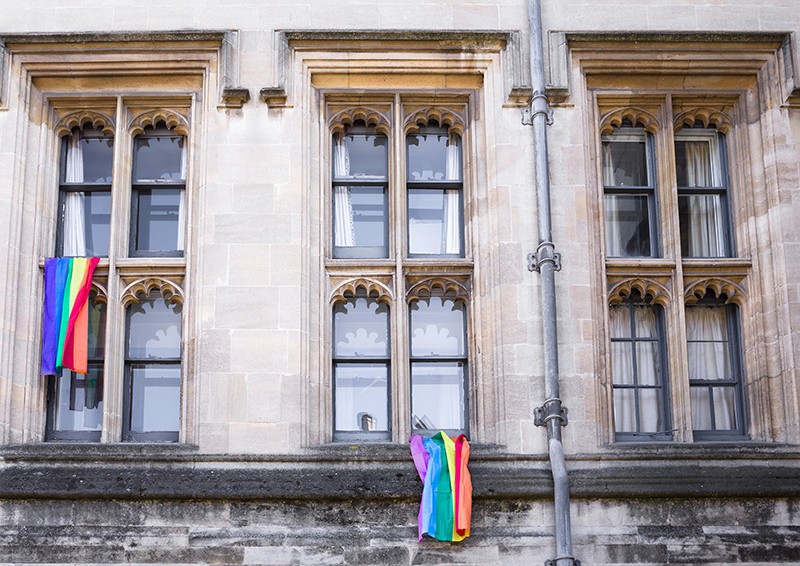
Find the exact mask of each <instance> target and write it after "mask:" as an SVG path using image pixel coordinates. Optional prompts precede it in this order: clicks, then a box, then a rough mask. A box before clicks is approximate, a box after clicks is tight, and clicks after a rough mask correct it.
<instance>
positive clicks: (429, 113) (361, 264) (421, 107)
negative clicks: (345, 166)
mask: <svg viewBox="0 0 800 566" xmlns="http://www.w3.org/2000/svg"><path fill="white" fill-rule="evenodd" d="M472 96H473V94H472V93H469V94H464V93H459V94H448V95H440V96H436V97H432V96H430V95H428V94H420V93H409V92H400V91H397V92H385V91H384V92H380V93H379V92H373V93H371V94H370V96H369V97H368V100H367V99H365V98H364V97H355V98H354V97H353V96H351V95H348V94H343V93H342V92H341V91H336V92H324V93H323V104H322V108H323V109H324V111H325V113H326V116H327V125H328V128H327V129H326V130H323V131H321V132H320V134H321V135H320V138H321V145H322V144H324V145H322V147H321V149H322V151H323V152H324V153H325V155H326V156H327V158H328V160H329V161H328V162H326V163H325V164H324V166H323V167H324V170H325V171H327V173H326V176H325V177H323V180H322V182H321V183H320V189H321V190H322V191H324V193H323V194H324V195H325V196H324V198H323V199H321V201H320V202H321V203H323V205H324V207H325V208H324V209H323V210H324V212H325V213H324V217H326V218H328V221H329V222H333V221H334V220H333V219H334V214H333V207H334V203H333V191H332V190H331V187H332V186H333V174H334V167H333V164H332V163H331V162H332V160H333V159H334V147H335V143H336V137H335V134H336V133H338V132H346V130H347V128H348V127H350V126H352V125H353V124H356V123H357V122H359V121H361V122H363V123H364V124H366V126H367V127H369V128H374V129H375V130H374V131H376V132H377V133H382V134H384V135H386V138H387V140H388V143H387V152H388V153H387V158H388V162H387V167H388V176H387V182H388V188H387V209H388V212H387V218H388V224H387V232H388V236H387V242H388V249H389V252H388V254H387V256H386V257H381V258H367V257H361V258H349V257H348V258H342V257H337V256H336V255H334V252H335V246H334V245H333V244H334V231H333V226H331V228H330V229H323V230H321V231H320V233H321V236H322V238H321V241H320V243H321V246H320V248H319V249H320V253H321V254H322V255H323V265H324V268H323V269H324V275H325V279H324V280H327V281H328V284H329V289H331V290H332V291H331V295H330V297H331V299H330V300H331V301H333V302H336V301H338V300H344V299H342V297H347V296H348V295H347V294H348V293H354V292H356V291H357V290H358V289H363V290H366V292H368V293H369V294H371V293H373V292H374V291H375V290H377V292H378V295H379V296H380V297H381V299H382V300H385V301H386V302H387V304H388V306H389V311H390V333H391V336H390V340H391V344H392V347H391V350H390V356H391V360H390V374H389V378H390V383H389V404H390V406H389V415H390V419H391V423H390V431H389V435H388V437H387V438H386V439H385V440H386V441H391V442H403V441H405V439H406V438H407V437H408V435H409V434H411V433H412V429H413V426H412V416H411V378H410V365H409V364H410V362H409V359H410V357H409V353H410V350H409V346H410V345H409V336H408V329H409V328H410V327H409V326H408V325H409V321H408V317H409V311H408V309H409V302H410V301H412V300H413V299H414V297H417V296H420V297H422V296H425V295H426V293H431V292H437V293H438V292H442V293H445V294H448V298H449V297H450V293H451V292H453V290H454V289H458V290H457V291H456V295H457V298H458V300H459V301H461V302H463V304H464V312H465V314H464V316H465V317H466V323H465V328H467V329H469V328H471V325H470V324H469V320H470V318H471V315H470V310H471V309H472V302H471V300H470V296H469V295H470V293H469V291H468V289H469V288H470V286H471V285H470V283H471V281H472V277H473V259H472V258H471V256H470V254H471V249H470V246H469V240H468V235H467V227H466V225H465V218H466V211H465V206H467V203H468V198H469V194H468V193H469V190H470V183H469V179H470V175H469V171H470V169H469V166H468V163H467V162H468V160H467V159H466V158H465V155H468V154H469V151H470V150H469V149H468V148H469V145H468V144H469V139H470V138H469V132H468V131H467V127H466V125H465V124H466V123H467V116H468V109H469V104H470V100H471V97H472ZM429 125H431V126H432V127H435V128H437V129H441V130H442V131H443V132H444V131H446V132H448V133H450V134H456V135H458V136H459V138H460V148H459V150H460V153H459V167H460V172H459V177H460V179H459V181H458V182H455V183H454V182H452V181H445V183H447V186H454V187H458V189H459V195H458V206H459V211H458V214H459V231H460V233H459V246H460V249H461V252H460V253H459V254H409V253H408V249H409V245H408V198H407V192H408V183H407V179H406V175H407V173H408V155H407V146H406V140H407V137H408V136H409V135H410V134H413V133H415V132H418V131H419V129H420V128H427V127H428V126H429ZM437 133H438V132H437ZM348 183H349V182H343V183H341V184H342V185H346V184H348ZM425 183H427V182H422V183H421V184H425ZM440 183H441V181H440ZM366 184H368V185H373V186H374V185H376V183H374V182H373V181H369V182H368V183H366ZM428 184H429V183H428ZM429 185H430V184H429ZM431 188H434V189H441V188H442V186H441V184H440V185H437V186H434V187H431ZM421 289H424V290H422V291H420V290H421ZM432 290H435V291H432ZM370 296H371V295H370ZM330 304H333V303H330ZM322 312H327V313H328V314H327V315H326V318H325V319H324V320H323V321H321V322H322V327H321V329H320V330H321V332H323V333H325V334H326V335H328V336H330V335H331V334H329V333H332V331H333V324H332V321H330V320H327V316H332V314H331V313H332V312H333V310H332V309H331V308H329V307H327V306H326V307H325V310H323V311H322ZM468 332H469V331H468ZM468 332H467V336H466V338H465V340H466V344H467V346H468V348H467V357H469V356H471V355H472V354H473V351H474V350H473V348H472V347H471V346H469V344H470V341H471V340H472V339H473V337H471V336H470V335H469V333H468ZM325 342H326V343H328V344H330V343H331V340H325ZM324 351H325V355H324V356H323V357H322V359H321V360H320V361H321V363H322V365H321V366H320V373H321V375H322V376H324V381H323V380H321V381H320V383H319V392H320V394H321V399H320V402H321V405H322V407H323V410H324V412H325V418H324V419H323V421H322V423H323V424H322V426H321V427H320V429H319V437H318V438H319V441H320V442H330V441H334V442H342V441H347V440H350V439H353V441H356V442H360V441H365V442H369V441H370V439H369V438H367V439H362V438H359V437H358V433H356V434H355V435H351V436H350V437H349V438H348V437H347V435H345V434H342V433H340V432H337V431H335V421H334V419H335V407H334V399H333V398H334V395H335V390H332V389H331V388H330V385H331V384H333V383H334V375H333V370H334V363H333V358H334V352H333V348H332V346H326V347H325V350H324ZM472 361H473V360H468V363H466V364H464V369H463V374H464V384H463V393H464V399H463V406H464V411H465V413H466V414H465V417H464V421H465V429H464V430H459V431H457V432H459V433H462V432H463V433H466V434H469V433H470V428H469V427H470V426H471V420H470V417H471V411H472V407H471V405H470V403H471V392H470V387H471V386H472V385H473V378H472V375H471V372H472V371H473V363H472ZM328 372H331V373H330V374H328ZM310 410H311V411H312V412H313V410H314V408H313V407H311V408H310ZM432 432H433V431H431V433H432ZM452 432H456V431H452Z"/></svg>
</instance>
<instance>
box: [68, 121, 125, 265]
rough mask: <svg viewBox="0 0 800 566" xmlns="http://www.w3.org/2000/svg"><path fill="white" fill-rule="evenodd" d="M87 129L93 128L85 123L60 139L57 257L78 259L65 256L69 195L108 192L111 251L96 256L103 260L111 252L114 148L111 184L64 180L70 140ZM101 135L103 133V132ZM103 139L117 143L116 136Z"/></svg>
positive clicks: (106, 136)
mask: <svg viewBox="0 0 800 566" xmlns="http://www.w3.org/2000/svg"><path fill="white" fill-rule="evenodd" d="M86 128H91V124H87V123H84V124H83V125H81V126H74V127H73V128H71V129H70V130H69V133H66V134H64V135H61V136H60V137H59V160H58V163H59V169H58V209H57V210H58V214H57V218H56V248H55V250H56V255H57V256H60V257H78V256H65V255H64V213H65V207H66V196H67V193H94V192H98V193H100V192H107V193H108V196H109V199H110V201H111V206H110V210H109V238H108V247H109V250H108V251H107V252H106V255H102V256H95V257H101V258H107V257H108V255H109V252H110V251H111V245H112V242H111V233H110V232H111V224H112V222H113V220H112V219H111V218H110V216H111V214H112V213H113V210H114V202H113V199H114V193H113V185H114V173H115V169H116V167H115V164H114V158H113V151H114V149H113V147H112V163H111V177H112V178H111V182H110V183H86V182H82V183H67V182H66V181H65V180H64V178H65V176H66V169H67V165H66V164H67V147H68V144H69V138H70V137H71V136H73V135H75V130H78V132H80V133H83V131H84V130H85V129H86ZM93 129H100V130H102V128H93ZM101 133H103V132H102V131H101ZM98 137H101V138H107V139H110V140H111V141H112V142H113V143H116V135H108V134H106V135H103V136H98Z"/></svg>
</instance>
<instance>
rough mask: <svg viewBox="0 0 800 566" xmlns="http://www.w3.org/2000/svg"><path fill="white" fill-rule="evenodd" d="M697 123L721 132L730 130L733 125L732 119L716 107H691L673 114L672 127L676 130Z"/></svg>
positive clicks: (724, 132)
mask: <svg viewBox="0 0 800 566" xmlns="http://www.w3.org/2000/svg"><path fill="white" fill-rule="evenodd" d="M697 123H700V124H702V125H703V127H704V128H712V127H713V128H716V129H717V131H719V132H720V133H723V134H727V133H728V132H730V131H731V128H732V127H733V120H731V118H730V116H728V115H727V114H726V113H725V112H722V111H720V110H718V109H716V108H693V109H691V110H685V111H683V112H681V113H680V114H678V115H677V116H675V120H674V128H675V131H676V132H677V131H678V130H680V129H682V128H691V127H692V126H694V125H695V124H697Z"/></svg>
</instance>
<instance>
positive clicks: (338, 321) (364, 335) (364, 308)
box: [333, 297, 389, 357]
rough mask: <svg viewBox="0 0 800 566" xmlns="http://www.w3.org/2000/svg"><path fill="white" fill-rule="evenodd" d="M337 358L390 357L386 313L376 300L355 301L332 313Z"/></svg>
mask: <svg viewBox="0 0 800 566" xmlns="http://www.w3.org/2000/svg"><path fill="white" fill-rule="evenodd" d="M333 313H334V314H333V325H334V326H333V328H334V338H333V341H334V354H335V356H336V357H361V356H378V357H387V356H388V355H389V309H388V307H387V306H386V305H384V304H380V303H378V302H377V301H376V300H375V299H367V298H366V297H358V298H356V299H355V300H351V301H348V302H346V303H339V304H337V305H336V306H335V307H334V309H333Z"/></svg>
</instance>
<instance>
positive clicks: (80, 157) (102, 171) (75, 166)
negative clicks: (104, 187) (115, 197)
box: [61, 129, 114, 184]
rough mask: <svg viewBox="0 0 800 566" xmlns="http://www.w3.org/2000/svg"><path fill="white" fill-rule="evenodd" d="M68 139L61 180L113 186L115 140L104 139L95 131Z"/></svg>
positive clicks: (85, 132) (87, 131)
mask: <svg viewBox="0 0 800 566" xmlns="http://www.w3.org/2000/svg"><path fill="white" fill-rule="evenodd" d="M75 135H78V136H79V137H78V139H77V141H76V139H75V138H74V137H68V138H66V143H65V146H64V147H65V148H66V152H67V154H66V159H65V160H64V164H65V169H64V171H62V174H61V178H62V179H63V181H64V182H65V183H99V184H111V170H112V164H113V161H114V138H110V137H104V136H103V135H102V134H100V133H98V132H96V131H94V130H88V129H87V130H85V131H84V132H82V133H80V134H73V136H75Z"/></svg>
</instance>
